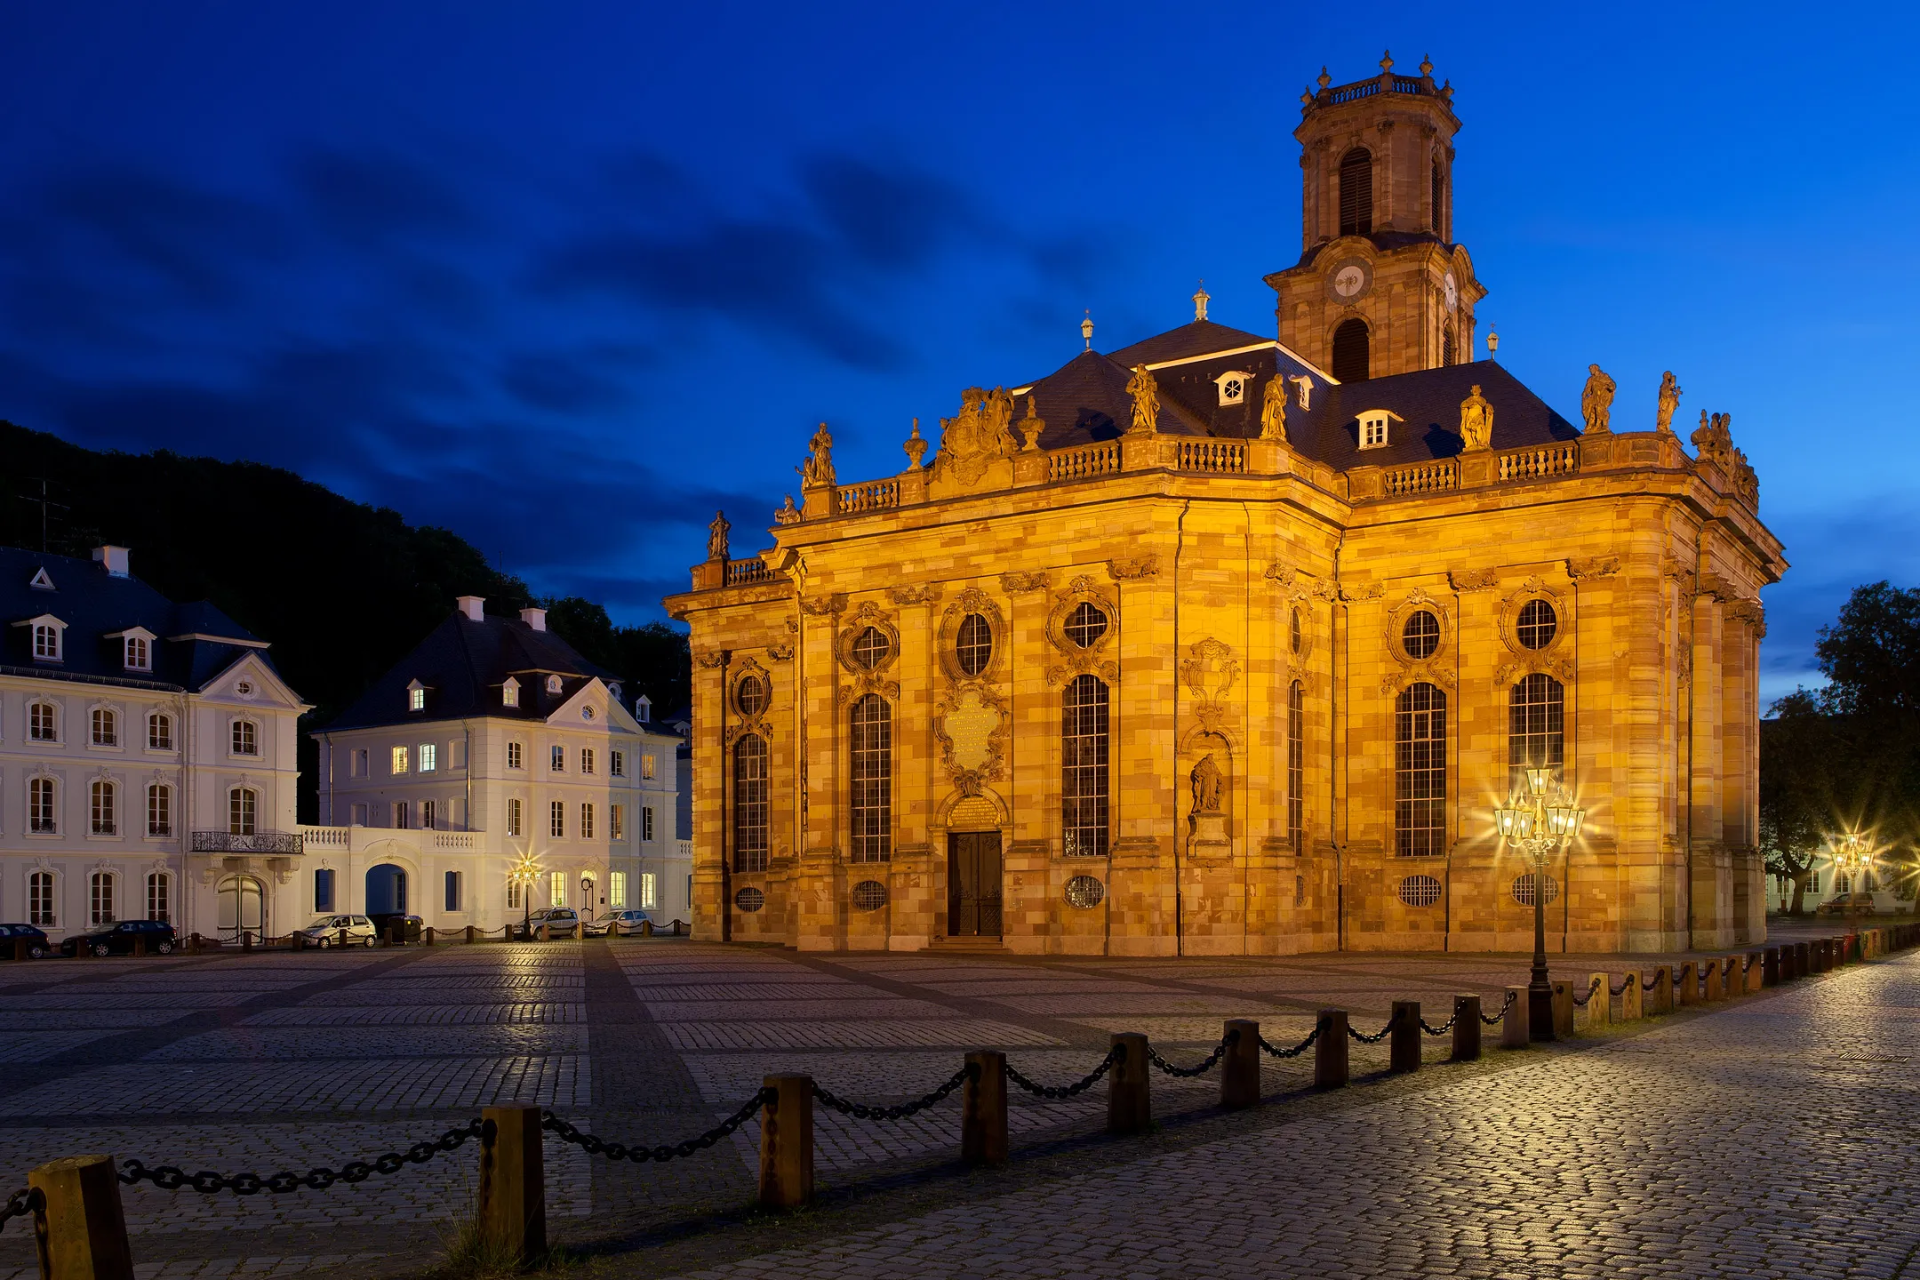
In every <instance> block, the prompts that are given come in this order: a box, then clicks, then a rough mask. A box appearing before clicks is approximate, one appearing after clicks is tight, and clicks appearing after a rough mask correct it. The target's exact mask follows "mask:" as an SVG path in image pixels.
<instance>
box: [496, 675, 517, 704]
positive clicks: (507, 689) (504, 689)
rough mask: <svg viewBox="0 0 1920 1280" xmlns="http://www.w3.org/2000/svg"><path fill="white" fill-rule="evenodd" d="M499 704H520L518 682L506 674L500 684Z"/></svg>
mask: <svg viewBox="0 0 1920 1280" xmlns="http://www.w3.org/2000/svg"><path fill="white" fill-rule="evenodd" d="M500 705H501V706H503V707H517V706H519V705H520V682H519V681H518V680H515V679H514V678H513V677H512V676H508V677H507V678H506V679H505V680H504V681H502V682H501V684H500Z"/></svg>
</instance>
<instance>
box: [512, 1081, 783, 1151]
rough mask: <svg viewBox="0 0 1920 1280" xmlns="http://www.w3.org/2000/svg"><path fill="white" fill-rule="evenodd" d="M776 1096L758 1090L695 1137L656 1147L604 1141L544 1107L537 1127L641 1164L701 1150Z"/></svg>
mask: <svg viewBox="0 0 1920 1280" xmlns="http://www.w3.org/2000/svg"><path fill="white" fill-rule="evenodd" d="M779 1096H780V1095H779V1091H778V1090H775V1089H761V1090H759V1091H758V1092H756V1093H755V1094H754V1095H753V1096H752V1097H751V1098H748V1099H747V1100H746V1101H745V1102H744V1103H742V1104H741V1105H740V1109H739V1110H738V1111H736V1112H734V1113H733V1114H732V1115H730V1116H728V1117H727V1118H726V1119H725V1120H722V1121H721V1122H720V1123H719V1124H717V1125H715V1126H714V1127H713V1128H711V1129H709V1130H707V1131H706V1132H705V1133H703V1134H701V1135H700V1136H699V1137H697V1138H688V1139H687V1140H686V1141H685V1142H672V1143H666V1144H663V1145H661V1146H658V1147H648V1146H642V1145H639V1144H635V1145H632V1146H629V1145H628V1144H627V1143H624V1142H608V1141H607V1140H606V1139H604V1138H598V1137H595V1136H594V1135H593V1134H591V1133H582V1132H580V1130H578V1129H576V1128H574V1127H573V1126H572V1125H570V1124H568V1123H567V1122H566V1121H565V1120H562V1119H561V1118H560V1117H559V1116H557V1115H555V1114H553V1112H551V1111H547V1110H542V1111H541V1112H540V1127H541V1128H542V1129H545V1130H546V1131H547V1132H548V1133H550V1134H552V1135H553V1136H554V1137H556V1138H558V1139H560V1141H562V1142H571V1143H572V1144H573V1145H574V1146H576V1147H579V1148H580V1149H581V1150H582V1151H585V1152H586V1153H587V1154H588V1155H590V1156H605V1157H606V1158H607V1159H609V1160H631V1161H633V1163H635V1164H645V1163H646V1162H647V1161H649V1160H652V1161H654V1162H656V1163H658V1162H662V1161H666V1160H673V1159H676V1158H684V1157H686V1156H690V1155H692V1154H693V1153H694V1152H696V1151H705V1150H706V1149H707V1148H708V1147H710V1146H712V1145H713V1144H714V1143H716V1142H718V1141H720V1139H722V1138H724V1137H726V1136H727V1135H728V1134H730V1133H732V1132H733V1131H734V1130H735V1129H738V1128H739V1127H740V1126H741V1125H743V1124H745V1123H746V1122H747V1121H749V1120H751V1119H753V1113H754V1112H756V1111H758V1110H759V1109H760V1108H761V1107H763V1106H765V1105H767V1104H768V1103H771V1102H772V1101H773V1100H774V1099H775V1098H777V1097H779Z"/></svg>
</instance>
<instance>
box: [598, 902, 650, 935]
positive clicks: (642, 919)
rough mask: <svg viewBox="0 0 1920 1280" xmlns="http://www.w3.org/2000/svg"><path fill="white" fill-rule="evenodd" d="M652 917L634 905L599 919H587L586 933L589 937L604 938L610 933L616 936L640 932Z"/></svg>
mask: <svg viewBox="0 0 1920 1280" xmlns="http://www.w3.org/2000/svg"><path fill="white" fill-rule="evenodd" d="M652 918H653V917H652V916H650V915H648V914H647V913H646V912H644V911H642V910H640V909H639V908H637V907H633V908H629V909H627V910H625V911H616V912H614V913H613V914H612V915H608V916H601V917H600V918H599V919H598V920H589V921H587V923H586V926H585V927H586V933H587V936H588V937H589V938H604V937H606V936H607V935H608V934H609V933H611V934H612V935H613V936H614V937H616V938H618V937H622V936H624V935H626V934H630V933H631V934H638V933H639V932H640V926H641V925H643V924H645V923H646V922H647V921H649V920H651V919H652Z"/></svg>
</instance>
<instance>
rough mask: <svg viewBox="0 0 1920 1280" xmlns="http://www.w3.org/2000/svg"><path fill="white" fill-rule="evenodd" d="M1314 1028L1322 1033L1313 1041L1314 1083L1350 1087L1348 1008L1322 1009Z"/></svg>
mask: <svg viewBox="0 0 1920 1280" xmlns="http://www.w3.org/2000/svg"><path fill="white" fill-rule="evenodd" d="M1314 1029H1315V1030H1316V1031H1318V1032H1319V1033H1320V1035H1319V1038H1318V1039H1316V1040H1315V1041H1314V1042H1313V1087H1314V1088H1316V1089H1344V1088H1346V1087H1347V1011H1346V1010H1345V1009H1322V1010H1321V1011H1320V1018H1319V1021H1318V1022H1316V1023H1315V1024H1314Z"/></svg>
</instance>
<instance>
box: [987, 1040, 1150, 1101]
mask: <svg viewBox="0 0 1920 1280" xmlns="http://www.w3.org/2000/svg"><path fill="white" fill-rule="evenodd" d="M1126 1056H1127V1046H1126V1045H1124V1044H1117V1045H1115V1046H1113V1048H1111V1049H1109V1050H1107V1056H1106V1057H1104V1058H1102V1059H1101V1060H1100V1065H1099V1066H1097V1067H1095V1068H1094V1069H1093V1071H1092V1073H1091V1074H1089V1075H1088V1076H1087V1077H1086V1078H1084V1079H1082V1080H1076V1081H1074V1083H1072V1084H1035V1083H1034V1082H1033V1081H1031V1080H1029V1079H1027V1078H1026V1077H1025V1076H1023V1075H1021V1074H1020V1073H1019V1072H1018V1071H1015V1070H1014V1069H1013V1064H1012V1063H1011V1062H1009V1063H1008V1064H1007V1079H1009V1080H1011V1081H1013V1082H1014V1083H1015V1084H1017V1085H1019V1086H1020V1087H1021V1088H1022V1089H1025V1090H1026V1091H1027V1092H1028V1093H1031V1094H1036V1095H1038V1096H1040V1097H1042V1098H1073V1097H1078V1096H1079V1095H1080V1094H1083V1093H1085V1092H1086V1091H1087V1090H1089V1089H1091V1088H1093V1086H1094V1085H1096V1084H1098V1083H1099V1082H1100V1077H1102V1076H1104V1075H1106V1074H1107V1072H1109V1071H1111V1070H1113V1064H1114V1063H1116V1062H1118V1061H1120V1059H1122V1058H1124V1057H1126Z"/></svg>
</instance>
